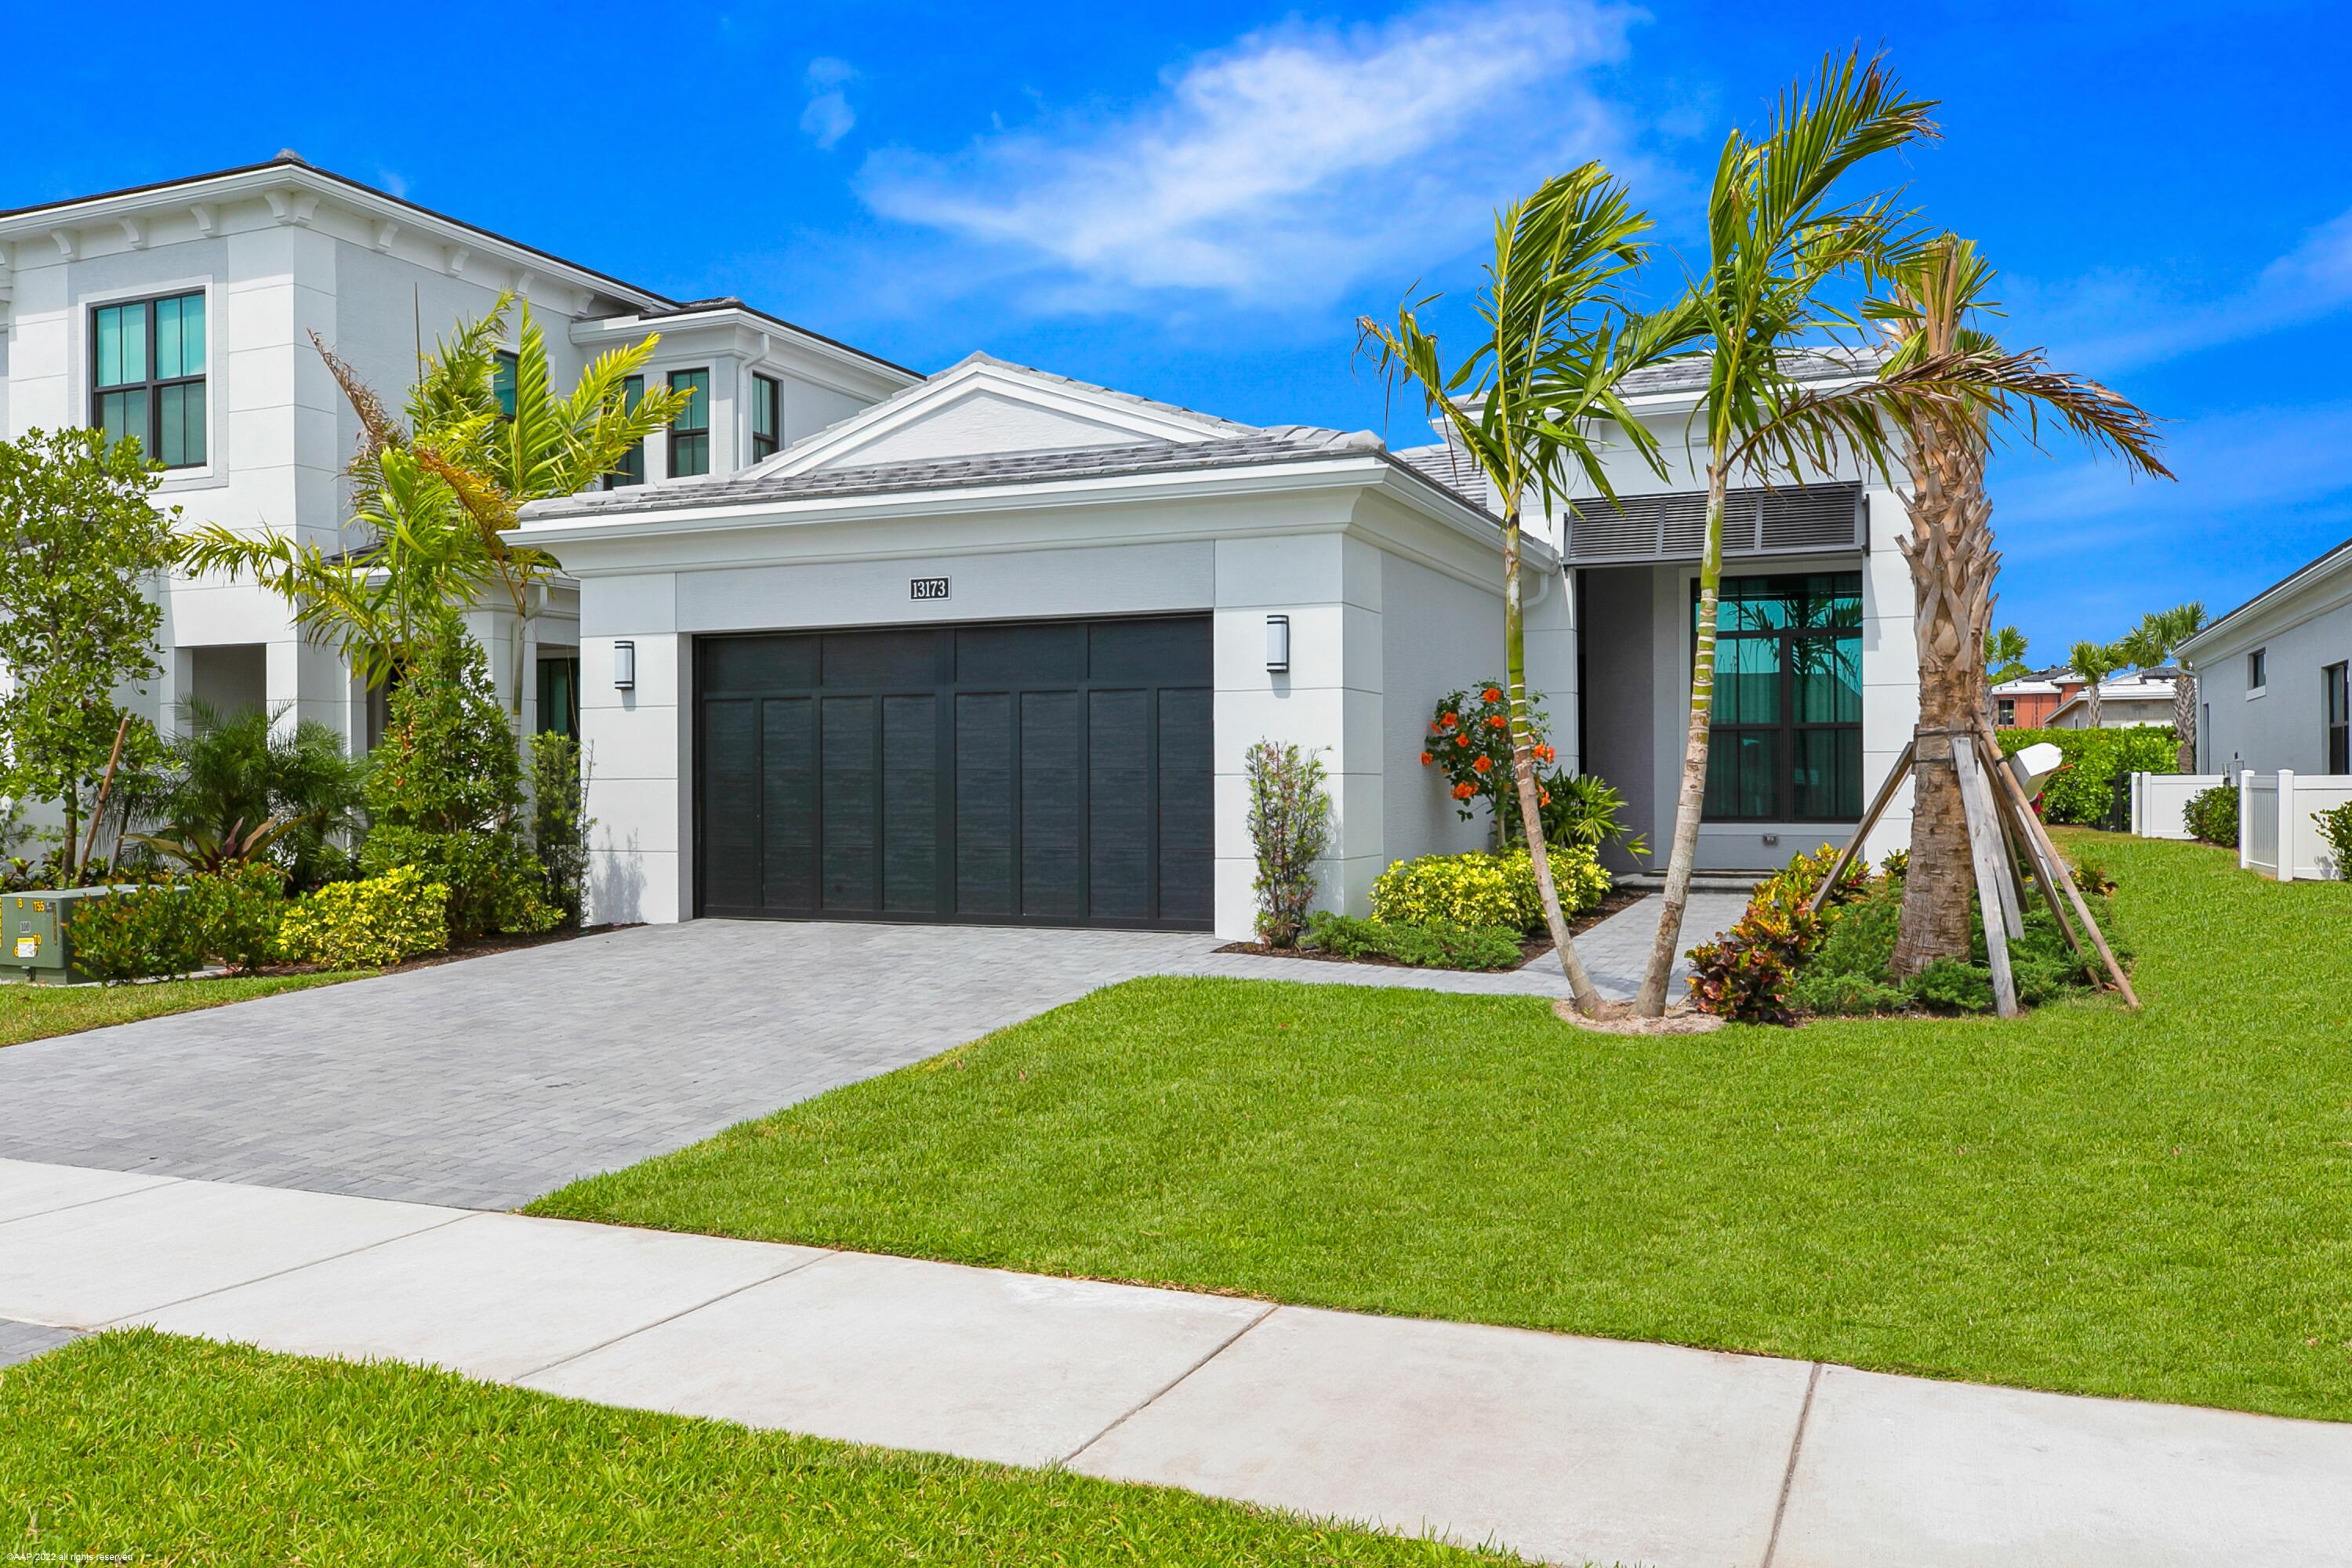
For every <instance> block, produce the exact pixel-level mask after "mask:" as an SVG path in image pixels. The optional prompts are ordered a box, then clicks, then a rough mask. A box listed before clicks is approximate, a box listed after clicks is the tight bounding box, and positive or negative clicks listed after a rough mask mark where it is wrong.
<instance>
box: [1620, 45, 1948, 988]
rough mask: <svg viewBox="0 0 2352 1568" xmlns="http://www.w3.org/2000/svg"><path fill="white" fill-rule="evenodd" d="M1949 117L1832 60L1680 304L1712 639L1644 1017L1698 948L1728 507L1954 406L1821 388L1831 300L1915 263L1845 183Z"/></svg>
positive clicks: (1921, 375)
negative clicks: (1687, 932) (1693, 912)
mask: <svg viewBox="0 0 2352 1568" xmlns="http://www.w3.org/2000/svg"><path fill="white" fill-rule="evenodd" d="M1934 107H1935V106H1934V104H1933V103H1931V102H1929V101H1928V100H1924V99H1916V98H1909V97H1906V96H1905V94H1904V92H1903V90H1902V89H1901V87H1900V86H1899V85H1898V84H1897V83H1896V81H1895V77H1894V75H1893V73H1892V72H1891V71H1889V70H1888V69H1887V68H1886V66H1885V62H1884V61H1883V60H1879V59H1872V60H1871V61H1870V62H1869V63H1868V64H1867V65H1865V64H1864V62H1863V60H1862V58H1861V56H1860V55H1859V54H1858V53H1857V54H1849V55H1847V56H1846V57H1845V58H1844V59H1843V61H1841V60H1839V59H1838V58H1836V57H1835V56H1832V57H1830V58H1827V59H1825V60H1823V61H1822V69H1821V73H1820V76H1819V78H1818V79H1816V81H1815V82H1814V84H1813V86H1812V89H1811V91H1810V92H1808V91H1807V90H1806V89H1805V88H1804V86H1803V85H1802V84H1798V85H1796V86H1792V87H1791V88H1790V89H1789V90H1788V91H1787V92H1785V93H1783V94H1782V95H1781V97H1780V101H1779V103H1778V104H1777V105H1776V106H1775V108H1774V110H1773V114H1772V121H1771V127H1770V130H1769V132H1768V133H1767V134H1766V135H1765V136H1764V137H1763V138H1761V139H1760V140H1757V139H1752V138H1750V137H1749V136H1748V134H1747V133H1746V132H1740V131H1734V132H1732V133H1731V135H1730V137H1729V138H1728V139H1727V141H1726V142H1724V145H1723V152H1722V154H1721V156H1720V157H1719V158H1718V159H1717V163H1716V172H1715V184H1714V188H1713V191H1712V193H1711V195H1710V196H1709V199H1708V204H1707V245H1708V258H1707V264H1706V268H1705V269H1704V270H1703V271H1701V272H1700V273H1699V274H1698V275H1697V276H1696V277H1694V278H1693V279H1691V280H1690V284H1689V287H1688V289H1687V290H1686V292H1685V295H1684V297H1683V299H1682V300H1681V301H1680V302H1679V303H1678V304H1677V305H1675V307H1673V310H1672V313H1673V314H1674V315H1675V317H1676V319H1677V320H1676V329H1675V331H1672V332H1670V333H1668V334H1666V335H1667V336H1668V337H1669V338H1671V339H1676V340H1681V341H1689V342H1697V343H1700V344H1702V345H1703V347H1702V349H1701V352H1702V353H1703V354H1704V356H1705V358H1706V366H1707V382H1706V401H1705V402H1704V403H1703V404H1702V405H1700V410H1699V412H1698V414H1696V415H1695V416H1693V417H1694V420H1697V419H1700V418H1703V419H1704V420H1705V422H1706V548H1705V551H1704V553H1703V554H1702V555H1701V557H1700V563H1699V584H1698V588H1699V595H1698V634H1697V645H1696V654H1695V656H1694V658H1693V659H1692V667H1691V702H1690V721H1689V731H1688V733H1687V737H1686V740H1685V746H1684V751H1683V772H1682V783H1681V788H1680V792H1679V796H1678V799H1677V802H1676V805H1675V832H1674V839H1673V843H1672V846H1671V848H1670V851H1669V854H1668V858H1667V862H1666V880H1665V889H1664V898H1663V900H1661V901H1662V904H1663V909H1662V910H1661V913H1660V916H1659V920H1658V933H1657V938H1656V941H1655V942H1654V944H1653V945H1652V947H1651V950H1650V962H1649V966H1648V969H1647V971H1646V972H1645V973H1644V974H1643V980H1642V989H1641V993H1640V994H1639V996H1638V997H1637V998H1636V1000H1635V1011H1636V1012H1638V1013H1642V1014H1644V1015H1646V1016H1652V1017H1655V1016H1659V1015H1661V1014H1663V1013H1664V1011H1665V1005H1666V985H1667V983H1668V982H1669V981H1670V980H1671V979H1672V978H1673V975H1674V968H1675V952H1676V950H1677V949H1678V948H1679V946H1680V944H1681V940H1682V925H1683V910H1684V909H1685V906H1686V905H1687V904H1688V903H1689V900H1690V880H1691V871H1692V867H1693V863H1694V862H1695V861H1696V858H1697V854H1698V826H1699V813H1700V810H1701V807H1702V805H1703V804H1704V802H1705V800H1706V758H1707V740H1708V732H1709V725H1710V721H1711V715H1710V711H1709V710H1710V708H1711V706H1712V703H1713V700H1714V694H1715V639H1716V602H1717V595H1718V593H1719V592H1720V589H1721V585H1722V581H1723V509H1724V500H1725V497H1726V496H1727V493H1728V491H1729V489H1730V487H1731V483H1732V480H1733V479H1734V478H1735V477H1740V478H1769V477H1789V476H1795V475H1801V474H1803V473H1805V472H1807V471H1811V472H1814V473H1819V474H1822V475H1828V474H1832V473H1834V472H1835V471H1836V470H1837V468H1838V466H1839V464H1840V462H1841V461H1842V460H1843V459H1844V458H1847V457H1849V456H1854V457H1859V458H1861V459H1863V460H1864V461H1866V462H1869V463H1872V464H1874V465H1876V466H1877V467H1879V468H1882V469H1884V468H1885V466H1886V463H1887V456H1888V437H1887V430H1886V426H1885V413H1886V411H1887V410H1889V409H1891V408H1895V407H1898V406H1902V405H1907V404H1911V403H1915V402H1927V403H1932V402H1935V401H1937V400H1938V399H1939V398H1940V397H1942V396H1943V395H1944V394H1943V393H1942V391H1941V390H1940V388H1941V383H1942V381H1943V379H1944V377H1945V375H1946V374H1947V372H1948V366H1945V365H1943V364H1940V363H1920V364H1915V365H1913V366H1910V367H1908V368H1907V369H1906V371H1905V372H1904V373H1903V374H1899V375H1895V376H1874V375H1871V374H1869V372H1870V370H1871V369H1872V368H1873V366H1872V363H1871V362H1870V361H1869V360H1868V359H1866V358H1859V357H1858V358H1856V359H1855V360H1854V361H1853V370H1854V372H1855V374H1853V376H1851V377H1849V378H1847V379H1845V380H1843V381H1842V382H1837V383H1833V384H1828V385H1826V386H1824V385H1823V384H1822V383H1821V382H1820V380H1819V378H1818V377H1816V378H1814V379H1813V380H1811V382H1807V381H1803V380H1801V379H1800V375H1799V373H1800V372H1801V371H1803V370H1814V371H1818V370H1819V369H1820V368H1821V367H1820V357H1821V350H1820V349H1819V348H1818V346H1814V347H1808V346H1806V345H1807V342H1808V341H1809V340H1811V341H1812V342H1815V343H1816V344H1817V343H1818V340H1819V339H1820V337H1821V335H1822V333H1823V332H1825V331H1833V330H1835V329H1838V328H1841V327H1851V326H1853V325H1854V322H1853V319H1852V318H1851V317H1850V316H1849V315H1848V314H1847V313H1846V312H1845V311H1844V310H1842V309H1840V308H1839V307H1838V306H1836V305H1835V304H1832V303H1831V302H1830V301H1829V300H1827V299H1826V298H1825V297H1824V296H1825V291H1826V289H1827V287H1828V286H1829V285H1830V284H1831V283H1832V282H1833V281H1834V280H1836V279H1841V278H1845V277H1850V276H1852V275H1853V274H1856V273H1861V274H1864V275H1873V274H1874V273H1875V272H1876V271H1877V270H1878V269H1879V268H1883V267H1884V266H1885V265H1886V264H1887V263H1888V262H1889V261H1890V259H1891V258H1893V257H1894V256H1895V255H1896V254H1897V253H1898V252H1899V248H1900V241H1899V240H1898V238H1897V236H1896V234H1895V226H1896V219H1895V215H1893V214H1891V213H1890V212H1889V210H1888V206H1887V204H1886V202H1885V199H1884V198H1881V197H1876V196H1872V197H1864V198H1862V199H1859V200H1848V199H1845V198H1843V197H1842V196H1841V195H1839V190H1840V187H1841V185H1842V184H1843V181H1844V179H1845V177H1846V176H1847V175H1848V174H1851V173H1852V172H1853V170H1854V169H1855V168H1856V167H1857V166H1859V165H1860V164H1861V163H1864V162H1865V161H1867V160H1868V159H1869V158H1871V157H1872V156H1874V154H1876V153H1885V152H1890V151H1893V150H1894V149H1896V148H1899V147H1903V146H1905V145H1906V144H1908V143H1910V142H1916V141H1918V140H1919V139H1921V138H1923V137H1928V136H1932V135H1934V134H1935V133H1936V131H1935V126H1934V124H1933V122H1932V121H1929V120H1928V118H1927V113H1928V110H1931V109H1933V108H1934Z"/></svg>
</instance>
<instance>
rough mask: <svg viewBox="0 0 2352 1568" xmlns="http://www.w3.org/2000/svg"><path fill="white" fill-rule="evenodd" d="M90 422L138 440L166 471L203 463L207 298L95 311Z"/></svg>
mask: <svg viewBox="0 0 2352 1568" xmlns="http://www.w3.org/2000/svg"><path fill="white" fill-rule="evenodd" d="M89 337H90V356H89V360H90V368H91V375H90V408H89V422H90V423H91V424H92V425H95V426H98V427H99V428H100V429H101V430H103V431H105V432H106V433H107V435H108V436H110V437H112V438H113V439H115V440H118V441H119V440H121V439H123V438H124V437H131V438H133V439H135V440H137V441H138V443H139V449H140V450H141V451H142V452H143V453H144V454H146V456H147V458H148V460H149V461H150V462H152V463H156V464H159V465H160V466H162V467H163V468H200V467H202V466H203V464H204V462H205V297H204V295H203V294H202V293H194V294H173V295H168V296H166V297H164V298H163V299H160V300H131V301H130V302H128V303H126V304H121V305H101V306H100V307H98V308H97V309H96V310H92V311H91V312H90V321H89Z"/></svg>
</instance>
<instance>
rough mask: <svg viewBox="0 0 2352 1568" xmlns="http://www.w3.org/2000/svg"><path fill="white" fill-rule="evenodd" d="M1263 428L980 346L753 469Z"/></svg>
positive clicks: (765, 471)
mask: <svg viewBox="0 0 2352 1568" xmlns="http://www.w3.org/2000/svg"><path fill="white" fill-rule="evenodd" d="M1257 434H1259V432H1258V431H1256V430H1255V428H1253V427H1252V426H1246V425H1236V424H1234V423H1232V422H1231V421H1229V420H1224V419H1218V418H1214V417H1213V416H1209V415H1205V414H1196V413H1194V412H1192V410H1191V409H1187V408H1178V407H1176V406H1174V405H1171V404H1165V403H1154V402H1152V401H1150V399H1148V398H1141V397H1134V396H1130V395H1128V394H1126V393H1120V392H1113V391H1110V390H1109V389H1108V388H1106V387H1099V386H1092V385H1089V384H1087V383H1085V382H1079V381H1071V380H1068V379H1066V377H1063V376H1058V375H1050V374H1046V373H1045V372H1044V371H1037V370H1031V369H1029V368H1028V367H1026V366H1024V365H1016V364H1008V363H1005V362H1003V360H998V359H992V358H991V357H989V356H988V355H986V354H973V355H971V357H970V358H968V359H965V360H964V361H962V362H961V363H958V364H956V365H953V366H951V367H950V368H949V369H947V370H944V371H941V372H940V374H937V375H935V376H932V377H930V378H929V380H927V381H924V382H921V383H919V384H917V385H914V386H910V387H908V388H907V389H906V390H904V391H902V392H900V393H898V394H897V395H893V396H891V397H887V398H885V399H884V400H883V401H882V402H880V403H877V404H876V405H874V406H873V407H871V408H868V409H866V410H865V411H863V412H862V413H859V414H856V415H853V416H851V417H849V418H847V419H845V420H843V421H842V422H841V423H839V424H837V425H834V426H829V427H828V428H826V429H824V430H820V431H818V432H816V433H815V434H814V435H813V436H809V437H805V438H803V439H802V440H801V441H798V442H796V443H794V444H793V446H791V447H786V448H785V449H784V450H783V451H782V452H779V453H777V454H776V455H775V456H774V457H773V458H769V459H768V460H767V461H766V462H765V463H763V464H761V465H760V466H759V467H758V468H754V469H753V470H751V472H753V473H756V474H759V475H761V476H763V477H775V478H782V477H786V476H790V475H795V474H809V473H817V472H824V471H831V470H834V469H840V468H873V467H880V466H883V465H897V464H906V463H921V462H937V461H953V460H956V459H960V458H1003V457H1006V456H1009V455H1012V454H1017V453H1022V452H1048V451H1071V450H1077V449H1082V448H1087V447H1118V446H1137V445H1167V444H1171V443H1172V444H1192V443H1195V442H1202V441H1212V440H1219V439H1230V438H1232V437H1236V436H1254V435H1257Z"/></svg>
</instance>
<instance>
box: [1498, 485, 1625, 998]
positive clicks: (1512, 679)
mask: <svg viewBox="0 0 2352 1568" xmlns="http://www.w3.org/2000/svg"><path fill="white" fill-rule="evenodd" d="M1503 659H1504V663H1505V665H1506V666H1507V679H1508V681H1509V683H1510V684H1509V693H1510V702H1511V777H1512V781H1513V783H1514V784H1517V790H1518V796H1519V826H1520V827H1521V828H1522V829H1523V830H1524V831H1525V832H1526V834H1527V836H1528V863H1529V864H1530V865H1531V866H1533V867H1534V868H1535V874H1536V893H1537V896H1538V897H1539V898H1540V899H1541V900H1543V912H1544V925H1545V927H1546V929H1548V930H1549V931H1550V932H1551V945H1552V951H1553V952H1557V953H1558V954H1559V967H1560V972H1561V973H1564V974H1566V975H1567V976H1568V988H1569V990H1570V993H1572V994H1574V995H1575V997H1576V1005H1577V1009H1578V1010H1579V1011H1580V1012H1582V1013H1585V1014H1587V1015H1590V1014H1592V1013H1594V1012H1597V1011H1598V1010H1599V1008H1600V1006H1601V993H1600V992H1599V991H1598V990H1597V989H1595V988H1594V986H1593V984H1592V976H1591V974H1589V973H1586V972H1585V968H1584V961H1583V960H1582V959H1581V958H1580V957H1578V956H1577V952H1576V942H1575V939H1573V938H1572V937H1570V935H1569V934H1568V921H1567V919H1566V917H1564V916H1563V915H1562V914H1561V913H1560V910H1559V886H1558V885H1557V884H1556V883H1554V882H1553V880H1552V875H1551V853H1550V850H1549V847H1548V846H1547V845H1546V844H1545V843H1544V830H1543V806H1542V803H1541V802H1540V801H1538V799H1537V798H1536V750H1535V731H1534V730H1533V728H1532V727H1531V726H1530V725H1529V724H1528V628H1527V619H1526V616H1524V614H1523V613H1522V611H1521V609H1520V606H1519V509H1518V507H1517V505H1516V504H1514V505H1512V506H1511V507H1509V508H1508V509H1507V510H1505V512H1504V514H1503ZM1501 826H1502V821H1501V813H1500V812H1497V813H1496V827H1497V828H1499V827H1501ZM1506 837H1507V836H1506Z"/></svg>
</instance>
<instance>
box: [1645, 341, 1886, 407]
mask: <svg viewBox="0 0 2352 1568" xmlns="http://www.w3.org/2000/svg"><path fill="white" fill-rule="evenodd" d="M1880 357H1881V356H1880V355H1879V354H1878V353H1876V352H1875V351H1873V350H1868V349H1847V348H1835V349H1807V350H1802V351H1801V352H1799V353H1793V354H1791V355H1790V356H1789V360H1788V369H1789V374H1791V375H1793V376H1795V377H1796V378H1797V379H1798V380H1799V381H1828V380H1831V379H1832V378H1834V377H1837V376H1842V375H1867V374H1870V373H1871V372H1872V371H1874V370H1875V369H1876V368H1877V365H1878V361H1879V358H1880ZM1706 374H1707V362H1706V358H1705V357H1704V356H1701V355H1697V354H1693V355H1690V356H1688V357H1687V358H1684V359H1671V360H1667V361H1665V362H1664V363H1662V364H1654V365H1647V366H1644V367H1643V368H1642V369H1640V370H1636V371H1629V372H1628V373H1626V375H1625V378H1624V379H1623V380H1622V381H1621V382H1619V383H1618V390H1620V391H1621V392H1622V393H1623V394H1624V395H1627V396H1628V397H1637V396H1641V395H1643V394H1647V393H1661V392H1704V391H1705V390H1706Z"/></svg>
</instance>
